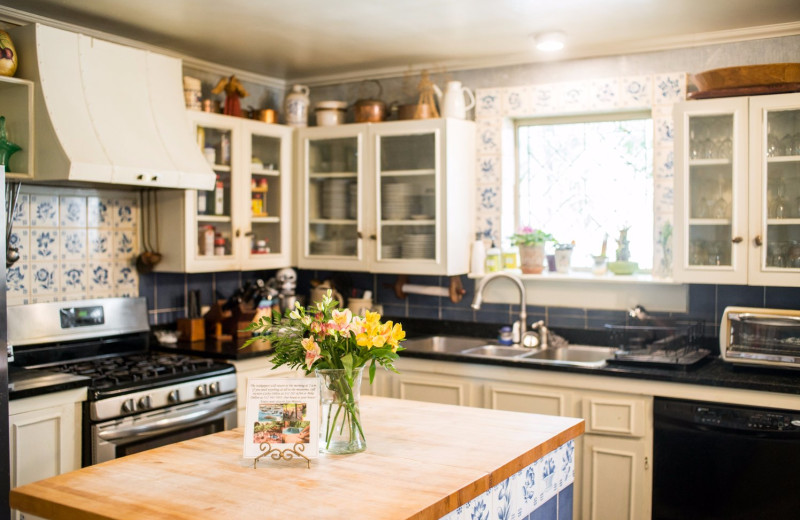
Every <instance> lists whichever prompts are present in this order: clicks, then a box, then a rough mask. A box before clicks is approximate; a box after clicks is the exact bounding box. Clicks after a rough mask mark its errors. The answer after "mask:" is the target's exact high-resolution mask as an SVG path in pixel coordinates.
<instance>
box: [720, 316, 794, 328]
mask: <svg viewBox="0 0 800 520" xmlns="http://www.w3.org/2000/svg"><path fill="white" fill-rule="evenodd" d="M735 319H738V320H739V321H747V322H752V323H760V324H762V325H774V326H776V327H786V326H793V325H800V316H764V315H761V314H752V313H744V314H739V316H738V317H737V318H735Z"/></svg>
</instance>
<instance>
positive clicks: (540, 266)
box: [519, 244, 545, 274]
mask: <svg viewBox="0 0 800 520" xmlns="http://www.w3.org/2000/svg"><path fill="white" fill-rule="evenodd" d="M544 258H545V255H544V244H536V245H532V246H525V245H522V246H519V261H520V268H521V269H522V273H523V274H540V273H541V272H542V271H544Z"/></svg>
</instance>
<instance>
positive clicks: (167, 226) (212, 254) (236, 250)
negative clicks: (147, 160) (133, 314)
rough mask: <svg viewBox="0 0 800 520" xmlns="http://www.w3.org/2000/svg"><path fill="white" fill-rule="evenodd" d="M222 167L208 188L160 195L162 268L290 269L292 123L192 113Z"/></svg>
mask: <svg viewBox="0 0 800 520" xmlns="http://www.w3.org/2000/svg"><path fill="white" fill-rule="evenodd" d="M188 114H189V120H190V121H191V124H192V127H191V131H192V132H194V135H195V136H196V138H197V145H198V146H199V147H200V148H201V149H202V150H203V153H204V155H205V157H206V160H207V161H208V162H209V164H210V165H211V167H212V168H213V170H214V172H215V173H216V182H215V184H214V187H213V189H211V190H209V191H199V190H185V191H181V190H165V191H162V192H160V193H159V198H158V200H159V216H160V218H161V220H162V222H163V223H164V224H163V225H160V226H159V238H160V245H161V248H162V249H164V251H163V252H164V255H163V258H162V261H161V262H160V263H159V264H158V265H157V266H156V270H159V271H173V272H175V271H177V272H186V273H200V272H214V271H233V270H256V269H274V268H281V267H288V266H290V265H291V263H292V248H291V244H292V237H291V225H292V222H291V215H292V200H291V196H292V187H291V179H292V128H290V127H288V126H284V125H275V124H267V123H262V122H260V121H251V120H248V119H243V118H241V117H232V116H226V115H221V114H212V113H206V112H194V111H190V112H189V113H188Z"/></svg>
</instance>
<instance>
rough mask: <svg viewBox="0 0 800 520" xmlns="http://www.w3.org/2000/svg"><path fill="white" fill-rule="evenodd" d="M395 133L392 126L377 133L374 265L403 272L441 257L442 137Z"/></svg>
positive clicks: (429, 131)
mask: <svg viewBox="0 0 800 520" xmlns="http://www.w3.org/2000/svg"><path fill="white" fill-rule="evenodd" d="M397 132H398V129H396V128H391V127H389V129H387V130H382V129H381V128H376V129H375V132H374V136H373V139H374V143H375V166H376V169H377V175H376V177H375V178H376V180H377V183H376V186H375V192H374V193H373V195H372V196H373V198H374V200H375V201H376V203H377V204H376V217H377V222H378V226H377V236H376V240H377V243H376V249H377V250H376V252H375V254H376V261H377V263H378V264H395V265H396V266H397V267H398V268H401V269H402V266H404V265H405V266H408V264H417V265H418V264H419V263H421V262H422V263H424V262H428V263H430V262H435V261H436V260H437V258H438V257H439V251H438V246H439V244H440V243H441V240H440V237H439V229H440V228H439V226H438V225H437V215H438V211H437V200H438V196H437V186H438V185H439V182H438V178H439V172H440V165H439V164H438V162H439V159H440V158H439V155H438V154H437V150H439V136H440V132H439V130H438V129H419V130H417V131H416V132H413V133H407V132H408V131H405V133H397ZM387 268H388V266H387ZM406 270H407V269H406ZM403 272H405V271H403Z"/></svg>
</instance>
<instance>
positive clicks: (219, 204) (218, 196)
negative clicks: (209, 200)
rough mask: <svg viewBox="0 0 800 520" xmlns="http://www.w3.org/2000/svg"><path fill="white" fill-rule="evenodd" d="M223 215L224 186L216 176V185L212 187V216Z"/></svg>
mask: <svg viewBox="0 0 800 520" xmlns="http://www.w3.org/2000/svg"><path fill="white" fill-rule="evenodd" d="M223 214H225V185H224V184H223V183H222V179H220V178H219V175H217V183H216V185H215V187H214V215H223Z"/></svg>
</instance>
